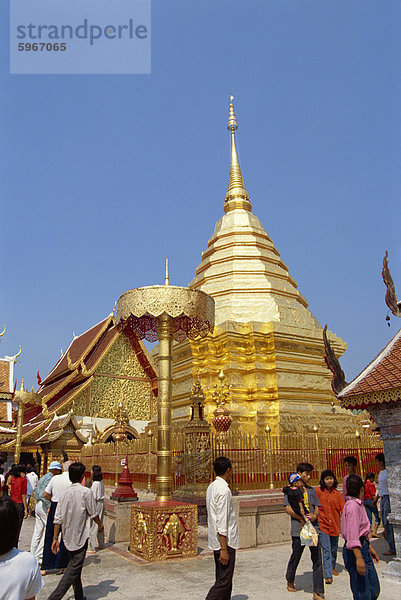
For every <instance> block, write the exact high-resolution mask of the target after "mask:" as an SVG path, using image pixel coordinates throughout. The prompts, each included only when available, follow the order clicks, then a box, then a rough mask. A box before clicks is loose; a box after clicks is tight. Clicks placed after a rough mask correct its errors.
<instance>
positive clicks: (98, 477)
mask: <svg viewBox="0 0 401 600" xmlns="http://www.w3.org/2000/svg"><path fill="white" fill-rule="evenodd" d="M102 480H103V474H102V467H99V465H93V467H92V481H93V483H92V487H91V488H90V489H91V490H92V494H93V497H94V499H95V502H96V512H97V515H98V517H99V520H100V522H101V523H103V514H104V483H103V481H102ZM96 546H98V547H99V548H103V547H104V531H103V529H102V531H99V527H98V526H97V523H96V522H95V521H94V520H92V522H91V528H90V536H89V550H88V552H87V554H93V553H95V552H96Z"/></svg>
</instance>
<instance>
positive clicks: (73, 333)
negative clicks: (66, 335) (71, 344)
mask: <svg viewBox="0 0 401 600" xmlns="http://www.w3.org/2000/svg"><path fill="white" fill-rule="evenodd" d="M72 337H73V338H74V340H76V339H77V336H76V335H75V331H74V330H72Z"/></svg>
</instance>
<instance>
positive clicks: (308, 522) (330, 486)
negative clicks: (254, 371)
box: [0, 453, 395, 600]
mask: <svg viewBox="0 0 401 600" xmlns="http://www.w3.org/2000/svg"><path fill="white" fill-rule="evenodd" d="M344 462H345V470H346V473H347V474H346V476H345V477H344V479H343V488H342V493H340V492H339V491H338V490H337V486H338V481H337V478H336V476H335V474H334V472H333V471H332V470H330V469H326V470H324V471H323V472H322V473H321V476H320V482H319V486H318V487H317V488H316V489H315V488H313V487H311V486H310V485H309V484H310V480H311V476H312V472H313V470H314V467H313V465H311V464H310V463H308V462H301V463H299V464H298V465H297V467H296V469H295V471H294V473H291V474H290V476H289V481H288V483H289V485H287V486H285V487H284V488H283V493H284V507H285V511H286V513H287V514H288V515H289V517H290V520H291V543H292V552H291V556H290V558H289V561H288V565H287V569H286V574H285V579H286V586H287V590H288V591H289V592H296V591H297V590H296V586H295V576H296V571H297V567H298V565H299V562H300V559H301V556H302V554H303V551H304V549H305V547H306V546H308V547H309V550H310V555H311V560H312V581H313V600H323V599H324V585H325V584H326V585H330V584H333V581H334V578H335V577H336V576H338V575H339V572H338V571H337V570H336V562H337V552H338V542H339V536H340V533H341V535H342V538H343V540H344V545H343V560H344V565H345V568H346V569H347V571H348V573H349V579H350V587H351V591H352V595H353V598H354V600H376V599H377V598H378V597H379V594H380V584H379V579H378V576H377V573H376V569H375V566H374V563H375V562H378V560H379V557H378V555H377V553H376V551H375V549H374V548H373V547H372V544H371V538H372V537H379V534H378V527H379V524H380V523H382V525H383V527H384V535H385V538H386V541H387V543H388V545H389V550H388V551H387V552H385V553H384V554H385V555H394V554H395V544H394V533H393V530H392V525H391V523H390V522H389V520H388V514H389V512H390V500H389V493H388V485H387V471H386V468H385V459H384V455H383V454H382V453H380V454H378V455H377V456H376V465H377V468H378V471H379V475H378V488H377V490H376V486H375V483H374V480H375V474H374V473H372V472H370V473H367V474H366V477H365V481H363V480H362V479H361V477H359V475H357V474H356V470H357V459H356V458H355V457H354V456H348V457H346V458H345V459H344ZM213 468H214V472H215V475H216V477H215V479H214V481H213V482H212V483H211V484H210V485H209V487H208V490H207V494H206V507H207V513H208V543H209V547H210V548H211V549H212V550H213V552H214V561H215V570H216V580H215V583H214V585H213V586H212V587H211V588H210V590H209V592H208V594H207V597H206V600H229V599H230V598H231V590H232V579H233V573H234V566H235V555H236V550H237V549H238V548H239V547H240V544H239V537H238V526H237V521H236V516H235V512H234V508H233V503H232V496H231V491H230V487H229V482H230V479H231V473H232V466H231V462H230V460H229V459H228V458H226V457H224V456H221V457H219V458H217V459H216V461H215V462H214V465H213ZM0 492H1V493H2V495H1V496H0V579H1V581H2V582H3V584H2V586H1V587H0V600H26V599H29V600H34V599H35V596H36V594H38V593H39V591H40V590H41V588H42V587H43V576H45V575H46V574H47V573H48V572H49V571H53V570H56V571H59V572H61V573H62V577H61V579H60V581H59V583H58V585H57V587H56V589H55V590H54V591H53V592H52V593H51V594H50V596H49V598H48V600H60V599H61V598H62V597H63V596H64V595H65V593H66V592H67V591H68V589H69V588H70V587H71V586H72V587H73V589H74V596H75V600H84V594H83V588H82V582H81V572H82V567H83V563H84V560H85V556H86V554H87V553H95V552H96V548H97V547H98V548H99V547H100V548H101V547H103V543H104V539H103V522H102V521H103V512H104V484H103V481H102V471H101V468H100V467H99V466H93V467H92V477H91V478H89V481H88V480H87V479H86V477H85V466H84V465H83V464H82V463H80V462H71V461H69V460H66V461H65V462H64V463H63V465H61V463H60V462H58V461H53V462H52V463H50V465H49V469H48V472H47V473H46V474H45V475H43V476H42V477H41V478H40V479H39V478H38V476H37V474H36V473H35V470H34V468H33V467H32V465H28V466H26V465H22V464H20V465H13V466H12V468H11V469H10V470H9V471H8V473H7V474H6V475H4V473H3V469H1V468H0ZM379 501H380V515H379V511H378V502H379ZM30 515H32V516H33V515H34V517H35V528H34V531H33V535H32V541H31V547H30V552H29V553H28V552H22V551H20V550H18V542H19V536H20V531H21V526H22V524H23V521H24V519H27V518H29V516H30ZM373 517H374V519H375V522H374V523H373ZM61 532H62V537H60V533H61ZM97 544H98V546H97ZM88 548H89V549H88Z"/></svg>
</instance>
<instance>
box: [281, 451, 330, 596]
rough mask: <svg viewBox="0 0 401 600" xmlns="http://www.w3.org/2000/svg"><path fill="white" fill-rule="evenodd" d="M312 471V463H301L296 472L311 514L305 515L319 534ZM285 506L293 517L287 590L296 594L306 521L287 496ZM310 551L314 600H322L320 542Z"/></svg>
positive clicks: (316, 499)
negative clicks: (297, 573)
mask: <svg viewBox="0 0 401 600" xmlns="http://www.w3.org/2000/svg"><path fill="white" fill-rule="evenodd" d="M312 471H313V466H312V465H311V464H310V463H299V464H298V465H297V469H296V472H297V474H298V475H299V476H300V478H301V481H302V485H301V489H302V492H303V495H304V504H305V508H306V510H307V511H308V513H309V514H307V515H305V517H306V519H308V520H309V521H310V522H311V523H312V524H313V526H314V528H315V529H316V531H317V533H320V529H319V521H318V516H319V506H320V501H319V498H318V497H317V494H316V491H315V490H314V489H313V488H312V487H310V485H309V482H310V479H311V474H312ZM284 506H285V510H286V512H287V514H288V515H290V517H291V539H292V553H291V556H290V560H289V561H288V566H287V572H286V576H285V577H286V580H287V590H288V591H289V592H296V591H297V590H296V587H295V583H294V582H295V574H296V571H297V567H298V564H299V561H300V560H301V556H302V553H303V551H304V548H305V546H301V538H300V534H301V529H302V527H303V525H304V524H305V522H306V521H305V519H304V517H303V516H302V515H298V514H297V513H295V512H294V510H293V509H292V508H291V506H290V503H289V500H288V498H287V496H284ZM309 550H310V554H311V559H312V565H313V600H321V599H322V598H324V583H323V569H322V555H321V548H320V542H318V545H317V546H310V547H309Z"/></svg>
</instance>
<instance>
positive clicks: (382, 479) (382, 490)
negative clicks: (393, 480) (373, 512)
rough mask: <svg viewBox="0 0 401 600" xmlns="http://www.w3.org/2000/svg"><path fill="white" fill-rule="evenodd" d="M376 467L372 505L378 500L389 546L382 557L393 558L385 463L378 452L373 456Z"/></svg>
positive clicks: (393, 547)
mask: <svg viewBox="0 0 401 600" xmlns="http://www.w3.org/2000/svg"><path fill="white" fill-rule="evenodd" d="M375 461H376V466H377V468H378V470H379V477H378V480H377V494H376V497H375V499H374V501H373V504H374V505H376V504H377V501H378V499H379V498H380V512H381V518H382V523H383V527H384V531H385V534H386V542H387V544H388V546H389V550H388V551H387V552H383V555H384V556H394V554H395V541H394V531H393V526H392V524H391V523H390V521H389V520H388V515H389V513H390V512H391V505H390V495H389V491H388V483H387V469H386V461H385V458H384V454H383V453H382V452H380V453H379V454H376V456H375Z"/></svg>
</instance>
